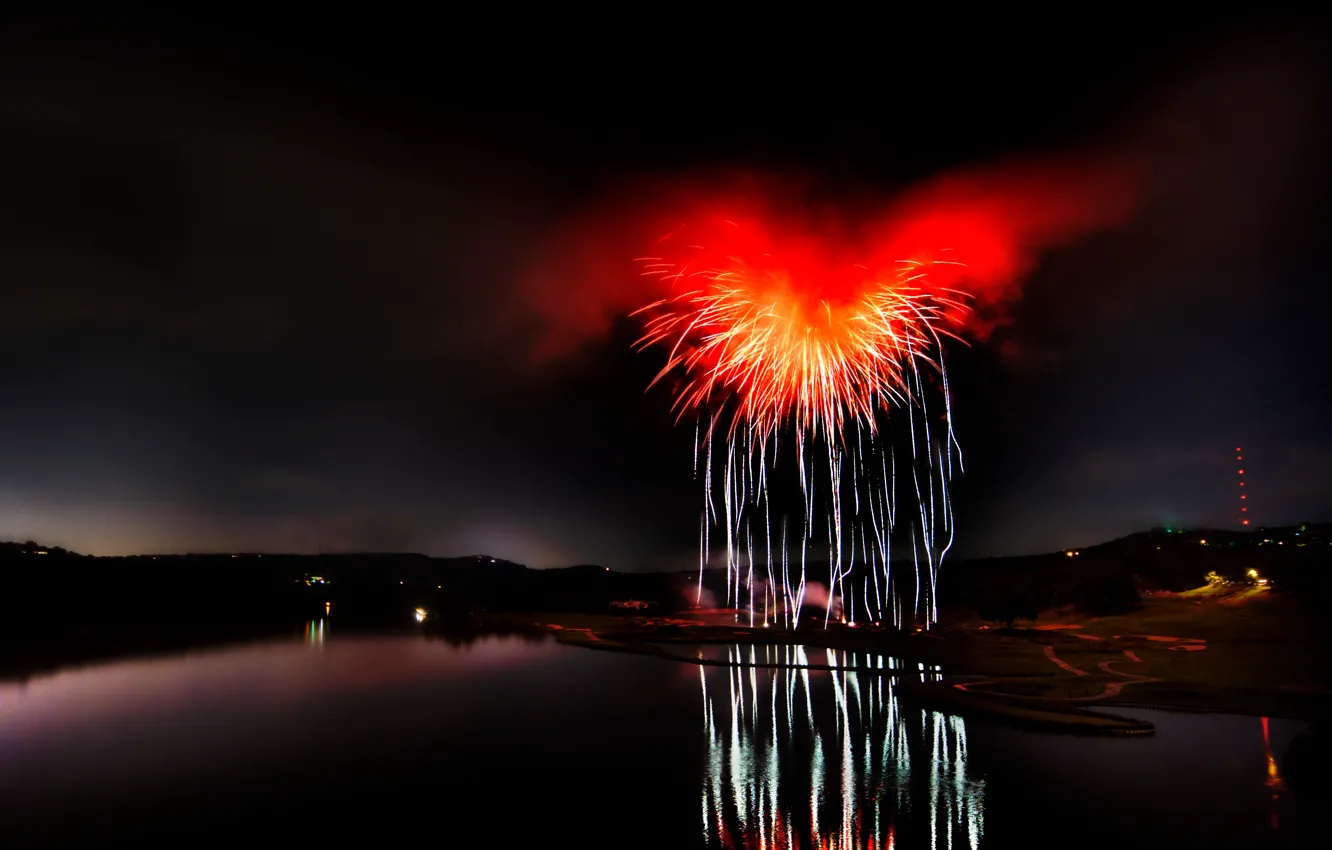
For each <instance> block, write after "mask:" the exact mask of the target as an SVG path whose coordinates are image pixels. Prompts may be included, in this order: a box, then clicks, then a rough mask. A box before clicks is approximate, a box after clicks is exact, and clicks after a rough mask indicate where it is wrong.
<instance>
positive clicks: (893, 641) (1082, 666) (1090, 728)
mask: <svg viewBox="0 0 1332 850" xmlns="http://www.w3.org/2000/svg"><path fill="white" fill-rule="evenodd" d="M1200 610H1201V609H1194V608H1192V607H1191V604H1190V603H1188V602H1181V601H1179V600H1160V601H1153V602H1152V603H1150V604H1148V605H1144V606H1143V608H1142V609H1141V610H1139V611H1137V612H1134V613H1132V614H1129V615H1125V616H1123V617H1117V618H1115V617H1111V618H1102V619H1100V620H1092V621H1089V622H1088V623H1084V624H1076V623H1056V624H1045V625H1044V626H1035V627H1033V628H1028V629H1016V630H999V629H985V628H971V629H967V628H959V627H952V628H947V627H945V628H941V629H938V630H934V631H931V632H922V633H914V634H913V633H903V632H898V631H896V630H891V629H880V628H875V627H864V626H861V627H857V628H854V629H852V628H850V627H846V626H841V627H833V628H830V629H823V628H822V627H819V628H814V629H809V630H784V629H772V628H749V627H745V626H737V625H732V624H729V623H728V624H725V625H717V624H711V625H710V624H707V623H704V622H699V621H698V620H684V619H670V618H635V619H632V620H626V619H625V618H615V619H612V618H609V617H596V616H592V615H584V616H581V617H580V616H576V615H548V614H547V615H537V616H536V617H533V616H532V615H498V616H499V617H502V618H503V619H504V620H506V621H508V622H510V623H514V624H517V622H519V621H525V625H527V626H529V627H531V628H539V629H543V630H546V631H548V632H550V633H552V634H553V635H554V636H555V639H556V640H557V641H559V642H561V643H564V644H566V645H570V646H578V647H582V648H587V649H598V650H602V651H618V652H634V653H638V654H643V655H648V656H652V657H657V658H661V659H663V660H670V661H675V662H684V663H692V664H701V665H704V666H735V664H734V662H727V661H719V660H710V659H704V658H701V657H691V656H688V655H682V654H680V653H678V652H673V651H671V649H672V647H683V646H715V645H725V644H730V645H736V646H793V645H799V646H804V647H813V648H818V649H830V650H834V651H840V652H848V653H852V654H857V653H861V652H867V653H871V654H873V655H879V656H882V657H893V658H897V659H899V660H901V661H905V662H908V663H912V664H927V665H930V666H931V667H935V668H938V669H939V670H941V671H942V673H943V679H942V680H941V681H936V682H924V683H920V682H916V681H914V680H913V679H912V678H911V677H900V676H898V674H900V673H902V672H908V673H911V672H914V671H910V670H905V671H904V670H902V669H900V668H898V669H896V670H894V669H888V668H882V669H881V668H878V667H876V666H870V667H867V666H864V665H855V664H851V665H843V666H834V665H827V664H806V665H800V666H801V667H804V668H805V669H810V670H822V671H829V670H845V671H847V672H858V673H861V674H864V675H888V676H896V677H898V678H899V679H900V680H901V685H900V686H899V689H900V693H901V694H902V696H903V697H904V698H906V699H909V700H911V701H912V702H915V703H917V704H919V705H920V706H922V707H924V708H932V709H935V710H939V711H944V712H947V713H950V714H958V715H967V716H977V717H987V718H990V719H994V720H998V721H1000V722H1005V723H1009V724H1012V725H1018V726H1023V727H1028V728H1036V729H1041V730H1044V731H1054V732H1071V733H1078V734H1103V735H1105V734H1108V735H1143V734H1151V731H1152V727H1151V724H1150V723H1147V722H1145V721H1141V720H1137V719H1135V718H1132V717H1131V716H1121V715H1120V714H1119V713H1118V712H1124V711H1127V712H1131V711H1132V710H1133V709H1135V708H1136V709H1145V710H1162V711H1177V712H1193V713H1209V714H1218V713H1219V714H1238V715H1245V716H1252V717H1281V718H1288V719H1294V720H1302V721H1307V722H1319V721H1324V722H1325V721H1327V720H1328V719H1332V688H1329V687H1328V686H1327V683H1326V682H1323V681H1320V680H1319V678H1318V677H1319V675H1320V674H1319V672H1318V671H1319V670H1320V669H1325V668H1324V667H1323V666H1322V665H1321V664H1320V660H1321V659H1322V658H1323V657H1322V656H1321V655H1320V654H1319V653H1320V652H1321V645H1320V644H1318V643H1316V642H1307V643H1300V642H1297V641H1295V640H1293V639H1292V638H1291V636H1290V635H1289V634H1280V635H1274V634H1271V633H1264V632H1263V631H1262V630H1261V629H1253V628H1251V627H1252V626H1254V619H1253V618H1250V619H1249V620H1244V621H1234V622H1232V621H1231V620H1230V619H1229V618H1232V617H1233V615H1234V610H1233V608H1227V609H1219V608H1217V609H1212V610H1204V611H1202V613H1200ZM1252 611H1256V612H1257V614H1258V615H1261V616H1263V617H1266V618H1268V620H1270V621H1271V622H1276V623H1279V624H1286V623H1287V622H1288V620H1289V617H1288V615H1289V613H1290V612H1289V611H1286V610H1285V609H1283V608H1280V607H1279V606H1278V607H1276V608H1271V609H1262V608H1258V607H1255V608H1253V609H1252ZM685 616H687V615H685ZM1218 616H1219V617H1220V618H1221V619H1218ZM1181 617H1183V618H1184V619H1185V621H1186V622H1184V623H1181V622H1178V621H1179V620H1180V619H1181ZM1209 618H1210V619H1209ZM1167 625H1168V626H1172V627H1178V626H1180V625H1188V626H1191V627H1194V628H1195V631H1197V632H1198V633H1200V634H1205V635H1206V637H1175V636H1173V635H1171V634H1157V633H1155V632H1154V631H1152V630H1151V629H1150V628H1148V627H1155V626H1161V627H1164V626H1167ZM1218 625H1219V626H1220V627H1221V628H1218ZM1237 625H1238V629H1237ZM1161 630H1163V629H1160V628H1158V629H1156V631H1161ZM1170 630H1171V631H1180V629H1178V628H1172V629H1170ZM1255 647H1257V649H1258V650H1260V651H1257V652H1255ZM1275 658H1280V659H1282V660H1283V661H1284V662H1287V663H1285V664H1283V665H1274V664H1272V663H1271V661H1272V660H1273V659H1275ZM1292 659H1294V660H1295V661H1297V662H1298V661H1301V660H1302V661H1304V662H1307V663H1294V664H1292V663H1289V662H1291V660H1292ZM739 666H742V667H751V666H753V667H759V668H765V667H767V668H772V667H776V668H780V667H785V666H789V665H783V664H750V663H744V662H742V663H740V664H739Z"/></svg>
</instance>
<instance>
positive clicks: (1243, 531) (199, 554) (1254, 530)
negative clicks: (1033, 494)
mask: <svg viewBox="0 0 1332 850" xmlns="http://www.w3.org/2000/svg"><path fill="white" fill-rule="evenodd" d="M1305 526H1314V527H1321V526H1332V520H1326V521H1307V520H1306V521H1301V522H1292V523H1284V524H1281V525H1259V526H1254V527H1251V528H1239V529H1228V528H1215V527H1207V526H1197V525H1155V526H1151V527H1149V528H1145V529H1139V530H1138V531H1132V532H1129V533H1128V534H1123V535H1120V536H1118V537H1112V538H1110V539H1109V540H1102V541H1100V542H1097V543H1087V544H1082V545H1080V546H1071V547H1070V546H1064V547H1055V548H1052V549H1047V550H1044V551H1039V552H1024V553H1018V554H1003V555H980V556H972V557H954V558H948V559H946V560H945V563H954V564H956V563H967V562H972V561H987V560H995V559H1002V558H1033V557H1040V556H1043V555H1055V554H1059V553H1063V552H1068V551H1076V550H1080V549H1095V548H1097V547H1100V546H1106V545H1109V544H1111V543H1115V542H1118V541H1120V540H1126V539H1128V538H1130V537H1135V536H1137V535H1141V534H1150V533H1152V532H1153V531H1157V530H1163V531H1166V532H1169V533H1175V532H1178V533H1194V532H1206V533H1209V534H1223V535H1256V534H1259V533H1261V532H1270V531H1280V530H1285V529H1297V528H1298V529H1301V530H1302V529H1303V528H1304V527H1305ZM30 543H31V544H32V548H36V549H41V550H44V551H47V552H52V551H61V552H65V553H68V554H71V555H78V556H80V557H89V558H107V559H111V558H116V559H121V558H191V557H193V558H240V557H270V558H320V557H335V558H336V557H355V556H374V557H412V558H423V559H428V560H435V561H467V560H473V559H475V560H482V559H489V560H490V561H491V562H492V563H505V564H513V565H516V566H521V567H525V568H527V569H533V570H562V569H572V568H576V567H589V566H590V567H607V565H606V564H600V563H596V562H593V561H580V562H575V563H560V564H546V565H542V566H534V565H532V564H527V563H524V562H522V561H516V560H513V559H511V558H504V557H501V556H498V555H492V554H490V553H485V552H480V553H478V552H472V553H468V554H465V555H433V554H429V553H427V552H420V551H412V550H398V549H386V550H375V549H348V550H339V551H316V552H300V551H290V550H287V551H283V550H272V551H259V550H238V551H183V552H169V551H156V552H154V551H146V552H134V553H126V554H117V555H100V554H95V553H92V552H84V551H80V550H77V549H71V548H69V547H67V546H61V545H52V544H48V543H43V542H41V541H38V540H35V539H31V538H28V539H23V540H19V539H9V540H0V548H5V547H27V546H28V544H30ZM910 560H911V559H910V558H909V557H908V558H893V559H892V562H893V563H902V562H910ZM755 563H762V562H760V561H756V562H755ZM609 568H610V569H613V570H615V571H616V572H628V573H654V572H657V573H675V572H685V573H687V572H697V571H698V567H697V564H695V565H694V566H693V567H689V566H685V567H679V568H664V569H657V570H624V569H620V568H617V567H609ZM706 569H707V570H709V571H711V570H724V569H726V567H725V566H724V565H721V566H714V565H713V564H712V563H711V562H710V563H709V564H708V566H707V567H706Z"/></svg>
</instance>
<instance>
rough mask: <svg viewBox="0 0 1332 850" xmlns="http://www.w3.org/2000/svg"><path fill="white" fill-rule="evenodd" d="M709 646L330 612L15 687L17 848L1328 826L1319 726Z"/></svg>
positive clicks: (926, 836)
mask: <svg viewBox="0 0 1332 850" xmlns="http://www.w3.org/2000/svg"><path fill="white" fill-rule="evenodd" d="M701 655H702V657H704V658H706V659H708V660H711V661H714V662H718V663H717V664H715V665H709V666H696V665H692V664H680V663H673V662H666V661H662V660H658V659H652V658H646V657H641V656H634V655H624V654H616V653H602V652H592V651H588V650H580V649H575V648H570V647H564V646H560V645H559V644H556V643H553V642H531V641H523V640H520V639H516V638H490V639H483V640H480V641H478V642H476V643H472V644H470V645H459V646H455V645H451V644H449V643H446V642H443V641H438V640H426V639H424V638H422V637H420V636H419V635H390V636H384V635H381V636H354V635H347V636H340V635H338V634H336V633H335V632H334V631H333V627H332V626H331V625H329V624H325V623H323V622H316V623H312V624H311V625H310V627H308V628H307V630H306V632H305V633H304V635H303V636H302V637H300V638H293V639H292V640H288V641H271V642H266V643H260V644H251V645H243V646H235V647H229V648H223V649H213V650H208V651H199V652H192V653H187V654H180V655H173V656H169V657H162V658H154V659H147V660H133V661H126V662H117V663H109V664H104V665H100V666H94V667H87V668H83V669H78V670H70V671H65V672H61V673H58V674H55V675H52V676H48V677H42V678H36V679H32V680H29V681H28V682H26V683H0V830H3V833H4V834H3V835H0V845H2V846H6V847H8V846H18V844H19V843H21V842H23V841H25V840H27V839H30V838H32V837H34V836H37V837H40V838H42V839H44V840H45V841H48V842H49V841H51V840H57V841H58V840H62V839H69V840H75V839H78V838H86V837H93V838H94V840H101V841H106V840H110V839H115V838H136V839H141V838H148V837H156V836H160V835H166V834H170V835H173V836H176V837H177V838H183V839H186V840H193V839H199V838H204V839H208V838H217V837H219V836H221V835H234V836H240V837H245V836H248V837H250V839H251V840H259V839H261V838H263V839H269V840H271V839H274V838H279V837H293V838H298V839H301V838H304V839H312V838H342V839H346V838H348V837H349V836H351V835H362V836H367V835H368V836H369V837H370V838H371V840H384V839H390V840H391V839H396V838H399V837H412V838H422V839H425V840H436V841H439V842H443V843H444V845H445V846H451V845H453V844H455V843H457V842H461V841H466V842H469V843H484V844H485V845H487V846H496V847H508V846H526V845H529V844H532V843H542V844H546V843H551V844H553V845H555V846H570V847H583V848H587V847H630V846H632V847H645V846H646V847H670V848H685V849H687V848H703V847H713V848H742V847H743V848H751V847H752V848H764V850H766V849H767V848H779V847H780V848H785V847H791V848H806V847H829V848H831V847H837V848H846V847H873V848H883V847H922V848H924V847H928V848H959V850H961V848H977V847H1008V846H1024V847H1047V846H1048V847H1054V846H1058V847H1088V846H1096V847H1100V846H1107V847H1108V846H1118V847H1122V846H1133V847H1154V846H1161V847H1166V846H1197V847H1245V848H1261V847H1283V846H1310V845H1307V844H1306V843H1305V842H1303V841H1301V840H1299V836H1300V835H1307V834H1310V833H1311V832H1312V828H1313V823H1312V821H1313V819H1314V818H1315V817H1316V815H1315V814H1314V812H1313V811H1312V806H1310V808H1309V810H1308V811H1305V810H1304V809H1302V808H1301V804H1300V801H1298V800H1297V799H1296V798H1294V797H1292V795H1291V793H1290V792H1289V791H1287V790H1285V789H1284V787H1283V785H1282V782H1281V763H1282V760H1283V758H1284V754H1285V751H1286V748H1287V747H1288V745H1289V743H1290V741H1291V740H1292V738H1293V737H1294V736H1295V735H1297V734H1299V733H1300V732H1301V731H1302V730H1303V729H1304V728H1305V726H1304V724H1300V723H1295V722H1287V721H1280V720H1271V721H1268V722H1267V723H1266V725H1265V728H1264V724H1263V722H1262V721H1261V720H1260V719H1259V718H1250V717H1232V716H1222V715H1203V716H1199V715H1184V714H1167V713H1162V712H1148V711H1134V712H1133V713H1134V714H1135V715H1138V716H1143V717H1146V718H1148V719H1150V720H1152V721H1153V722H1155V723H1157V724H1158V732H1157V734H1156V735H1155V736H1154V737H1150V738H1142V739H1098V738H1074V737H1067V736H1055V735H1042V734H1035V733H1027V732H1018V731H1013V730H1009V729H1004V728H1000V727H995V726H991V725H988V724H983V723H978V722H975V721H965V722H964V721H963V720H961V719H959V718H954V717H948V716H945V715H941V714H938V713H935V712H929V711H922V710H920V709H919V708H915V707H912V706H911V705H909V704H906V703H903V702H902V701H899V700H898V699H897V697H896V694H895V688H894V685H893V682H894V679H893V678H892V676H887V675H881V674H880V673H879V672H878V671H879V670H881V669H882V670H884V671H887V672H894V671H896V672H898V674H899V675H903V676H912V677H915V678H917V679H919V678H921V677H929V676H933V675H936V674H935V673H934V671H932V670H926V669H921V668H920V666H919V665H900V664H899V663H898V662H896V661H894V660H893V659H889V658H880V657H878V656H869V655H866V654H864V653H860V654H854V653H852V654H848V653H840V652H831V653H830V652H829V651H827V650H822V649H819V650H813V649H809V650H806V649H802V648H781V649H777V648H772V649H767V650H765V649H763V648H758V649H753V648H749V647H716V646H713V647H708V648H706V649H704V650H701ZM763 665H778V669H773V668H772V667H768V666H763ZM806 665H815V666H827V667H836V668H853V669H837V670H831V671H829V670H810V669H789V668H792V667H804V666H806ZM899 666H901V667H902V669H901V670H900V671H898V670H897V668H898V667H899ZM1265 733H1266V734H1265ZM367 830H368V831H369V832H367ZM353 831H354V832H353Z"/></svg>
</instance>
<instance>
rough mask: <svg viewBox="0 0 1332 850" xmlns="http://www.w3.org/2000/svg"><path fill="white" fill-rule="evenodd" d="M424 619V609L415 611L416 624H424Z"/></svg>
mask: <svg viewBox="0 0 1332 850" xmlns="http://www.w3.org/2000/svg"><path fill="white" fill-rule="evenodd" d="M425 618H426V609H424V608H417V609H416V622H418V623H424V622H425Z"/></svg>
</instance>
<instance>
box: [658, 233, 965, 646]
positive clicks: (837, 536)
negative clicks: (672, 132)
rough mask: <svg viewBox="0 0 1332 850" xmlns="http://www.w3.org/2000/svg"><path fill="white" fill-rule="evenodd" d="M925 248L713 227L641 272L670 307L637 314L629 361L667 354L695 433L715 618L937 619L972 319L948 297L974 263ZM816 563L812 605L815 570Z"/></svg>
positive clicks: (958, 299) (704, 553)
mask: <svg viewBox="0 0 1332 850" xmlns="http://www.w3.org/2000/svg"><path fill="white" fill-rule="evenodd" d="M927 247H928V248H930V249H932V253H929V254H925V253H919V251H917V252H916V253H908V252H903V251H901V249H900V248H899V247H898V246H889V247H886V248H882V249H874V250H869V251H864V252H857V253H860V254H862V255H860V256H856V255H853V252H851V251H844V250H843V249H842V248H841V247H840V246H837V245H835V244H834V243H833V241H832V240H821V239H814V238H810V237H809V236H807V235H805V234H803V233H796V234H791V233H784V234H780V235H778V234H776V233H775V232H773V230H772V229H770V228H768V227H766V226H764V225H763V224H761V223H759V222H756V221H735V220H718V221H713V222H709V223H707V224H705V225H704V226H702V227H697V226H694V227H686V228H682V229H680V230H678V231H676V232H674V233H671V234H669V235H667V236H666V237H664V238H663V239H662V240H660V242H659V243H658V246H657V248H658V250H657V252H656V254H657V255H656V256H654V257H650V258H644V259H643V260H642V263H643V273H644V274H645V275H648V276H652V277H656V278H659V279H661V280H662V281H663V282H664V283H666V284H668V285H669V287H670V294H669V296H668V297H666V298H664V299H662V300H659V301H657V302H655V303H652V304H649V305H648V306H646V307H643V308H642V309H640V310H639V311H638V312H637V314H636V315H639V316H641V317H642V318H643V320H644V323H645V326H644V334H643V336H642V338H641V339H640V341H639V347H640V349H642V348H648V347H653V346H659V347H661V348H664V349H665V350H666V351H667V352H668V356H667V361H666V364H665V366H664V367H663V368H662V370H661V372H660V373H659V374H658V376H657V378H656V379H655V380H654V381H653V383H654V384H655V383H657V382H658V381H662V380H663V379H666V378H668V377H677V378H678V380H679V383H678V386H677V389H676V392H675V410H676V412H677V415H678V416H680V417H684V416H686V415H692V416H694V417H696V418H697V425H696V429H697V430H696V437H695V443H696V470H697V469H698V468H699V467H701V472H702V478H703V482H704V509H703V512H702V538H703V539H702V542H701V547H700V565H699V568H700V574H699V595H700V598H701V594H702V592H703V583H704V577H705V576H704V569H705V568H706V566H707V563H708V561H709V558H710V555H711V551H712V547H711V543H712V538H713V536H719V537H721V539H722V540H724V542H725V555H726V568H727V572H726V576H727V579H726V596H727V602H728V604H730V605H734V606H735V607H736V608H737V610H738V611H739V610H743V611H745V612H746V613H747V615H748V618H749V622H750V624H751V625H757V624H759V623H761V624H762V625H769V624H770V623H771V624H780V625H782V626H785V627H788V628H792V627H795V625H796V624H797V622H798V619H799V613H800V610H801V608H802V607H803V605H804V604H805V603H806V601H809V602H810V603H811V604H813V605H814V606H815V607H818V608H822V609H823V617H822V619H823V622H824V624H825V625H826V624H827V623H828V622H829V621H830V620H831V618H832V617H837V618H838V619H839V620H840V621H844V622H847V623H848V624H851V625H854V624H855V623H856V621H857V618H859V619H860V620H861V621H862V622H863V621H871V622H882V621H889V622H892V623H893V624H894V625H896V626H898V627H899V628H900V627H904V626H907V625H911V624H916V623H919V624H922V625H924V626H926V627H928V626H929V625H930V624H931V623H933V622H935V621H936V620H937V616H938V601H937V587H938V580H939V568H940V566H941V564H942V563H943V560H944V557H945V555H946V554H947V552H948V550H949V548H950V546H951V545H952V542H953V531H954V527H953V514H952V508H951V505H950V502H949V490H948V487H949V481H950V479H951V478H952V477H953V475H955V474H956V473H957V472H960V471H961V468H962V457H961V450H960V446H959V444H958V441H957V439H956V438H955V436H954V433H953V425H952V410H951V402H950V399H949V390H948V378H947V372H946V370H945V368H944V359H943V341H944V339H946V338H950V337H951V338H955V339H960V336H959V334H960V332H961V331H962V330H963V327H964V324H965V322H966V320H967V318H968V315H969V313H970V309H969V306H968V301H969V296H968V295H967V294H966V293H964V292H962V291H960V290H959V289H957V288H955V282H956V281H957V280H959V279H960V278H961V277H963V275H964V274H965V273H966V271H967V264H968V262H967V261H968V258H967V256H964V255H963V252H957V255H955V252H954V251H953V250H952V248H951V247H950V246H947V245H938V246H927ZM890 412H891V413H892V414H893V415H892V420H893V428H892V429H891V430H890V428H889V418H890V417H889V414H890ZM779 461H780V462H779ZM904 499H905V500H907V501H904ZM904 505H907V506H909V507H907V510H906V511H903V510H901V508H902V507H903V506H904ZM899 529H901V530H903V531H907V532H909V537H910V541H911V543H910V545H911V559H912V563H913V565H914V568H913V570H912V571H911V572H912V574H911V575H910V576H905V577H900V576H897V575H894V573H893V569H892V542H893V537H894V532H895V531H897V530H899ZM774 532H777V535H778V539H777V540H774ZM793 535H798V540H792V536H793ZM797 545H798V547H799V554H798V556H796V555H795V552H794V548H795V546H797ZM788 547H790V552H788ZM857 555H859V558H857ZM825 557H826V558H827V561H828V564H827V569H828V573H827V581H828V585H827V589H826V593H827V596H826V598H823V596H822V593H821V592H820V593H818V595H817V598H816V597H815V590H816V588H819V584H817V583H816V582H815V579H814V578H813V577H811V576H809V575H807V569H808V567H809V564H810V562H811V560H813V561H820V560H822V559H823V558H825ZM788 563H790V565H791V566H790V567H789V568H788V566H787V565H788ZM820 590H821V589H820ZM807 597H808V599H807ZM738 616H739V615H737V617H738Z"/></svg>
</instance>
